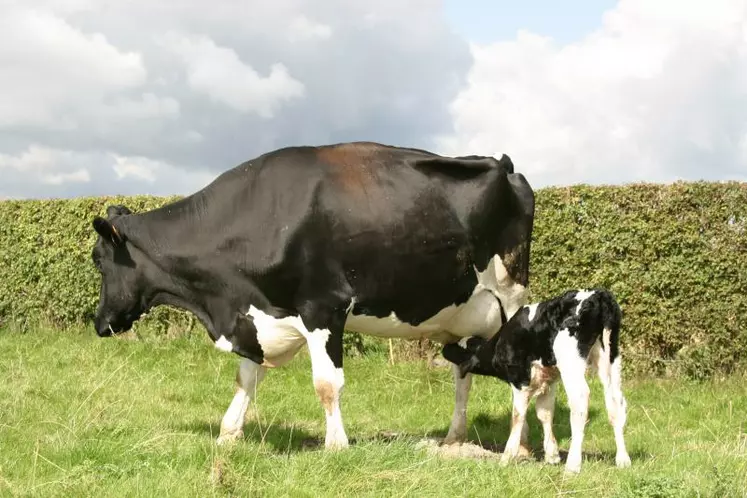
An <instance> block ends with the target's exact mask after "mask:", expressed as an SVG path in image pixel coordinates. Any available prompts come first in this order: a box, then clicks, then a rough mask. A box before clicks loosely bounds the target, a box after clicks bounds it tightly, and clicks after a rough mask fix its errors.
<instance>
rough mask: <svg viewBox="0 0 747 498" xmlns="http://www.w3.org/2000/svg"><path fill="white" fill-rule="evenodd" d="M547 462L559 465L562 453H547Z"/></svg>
mask: <svg viewBox="0 0 747 498" xmlns="http://www.w3.org/2000/svg"><path fill="white" fill-rule="evenodd" d="M545 463H547V464H549V465H557V464H559V463H560V455H559V454H558V453H545Z"/></svg>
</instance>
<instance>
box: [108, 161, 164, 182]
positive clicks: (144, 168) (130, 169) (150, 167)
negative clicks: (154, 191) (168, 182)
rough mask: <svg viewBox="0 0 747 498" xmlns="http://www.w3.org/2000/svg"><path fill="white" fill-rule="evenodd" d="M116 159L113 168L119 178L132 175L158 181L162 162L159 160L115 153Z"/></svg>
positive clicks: (141, 178)
mask: <svg viewBox="0 0 747 498" xmlns="http://www.w3.org/2000/svg"><path fill="white" fill-rule="evenodd" d="M114 161H115V164H114V166H112V168H113V169H114V172H115V173H116V174H117V179H119V180H121V179H123V178H127V177H132V178H137V179H139V180H145V181H146V182H148V183H153V182H154V181H156V172H157V171H158V170H159V169H161V164H160V163H159V162H158V161H154V160H152V159H148V158H147V157H136V158H130V157H122V156H118V155H116V154H115V155H114Z"/></svg>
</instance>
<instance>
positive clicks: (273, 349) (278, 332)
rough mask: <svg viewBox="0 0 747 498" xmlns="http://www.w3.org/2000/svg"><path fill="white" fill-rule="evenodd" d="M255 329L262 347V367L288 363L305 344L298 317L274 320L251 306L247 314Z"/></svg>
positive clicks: (301, 324)
mask: <svg viewBox="0 0 747 498" xmlns="http://www.w3.org/2000/svg"><path fill="white" fill-rule="evenodd" d="M247 314H248V315H249V316H251V317H252V319H253V321H254V327H255V328H256V329H257V342H259V345H260V346H262V353H263V355H264V363H263V365H265V366H267V367H271V368H272V367H279V366H282V365H284V364H286V363H288V362H289V361H290V360H291V359H292V358H293V357H294V356H295V355H296V353H297V352H298V350H299V349H301V347H302V346H303V345H304V344H305V343H306V338H305V337H304V336H303V333H302V332H301V330H306V327H305V326H304V324H303V320H301V317H299V316H287V317H284V318H275V317H273V316H270V315H268V314H267V313H265V312H263V311H261V310H259V309H257V308H255V307H254V306H251V307H250V308H249V312H248V313H247Z"/></svg>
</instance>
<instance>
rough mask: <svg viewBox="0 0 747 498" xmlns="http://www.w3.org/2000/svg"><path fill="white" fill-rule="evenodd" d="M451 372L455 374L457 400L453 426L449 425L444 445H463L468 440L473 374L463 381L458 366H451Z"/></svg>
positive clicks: (466, 376)
mask: <svg viewBox="0 0 747 498" xmlns="http://www.w3.org/2000/svg"><path fill="white" fill-rule="evenodd" d="M451 371H452V372H453V373H454V390H455V391H456V400H455V403H454V413H453V415H452V416H451V425H449V432H448V433H447V434H446V438H445V439H444V444H453V443H463V442H464V441H465V440H466V439H467V401H468V400H469V391H470V388H471V387H472V374H471V373H468V374H467V375H465V376H464V378H463V379H462V378H461V377H460V376H459V367H458V366H456V365H451Z"/></svg>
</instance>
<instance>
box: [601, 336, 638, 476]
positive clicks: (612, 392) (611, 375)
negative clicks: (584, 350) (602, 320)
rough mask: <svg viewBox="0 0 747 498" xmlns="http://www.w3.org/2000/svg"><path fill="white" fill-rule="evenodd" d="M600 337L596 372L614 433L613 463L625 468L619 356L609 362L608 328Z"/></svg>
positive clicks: (623, 401) (627, 460) (627, 457)
mask: <svg viewBox="0 0 747 498" xmlns="http://www.w3.org/2000/svg"><path fill="white" fill-rule="evenodd" d="M602 337H603V338H604V339H605V349H604V351H602V352H601V353H600V354H599V356H598V359H597V373H598V375H599V380H600V381H601V382H602V386H603V388H604V404H605V406H606V407H607V415H608V417H609V422H610V425H611V426H612V429H613V431H614V434H615V445H616V446H617V454H616V455H615V464H616V465H617V466H618V467H620V468H625V467H630V456H629V455H628V450H627V449H626V448H625V438H624V436H623V430H624V428H625V421H626V418H627V414H626V412H627V403H626V401H625V396H623V393H622V364H621V358H620V355H619V353H618V356H616V357H615V360H614V361H613V362H612V364H610V357H609V351H610V348H609V330H607V329H605V330H604V332H603V336H602Z"/></svg>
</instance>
